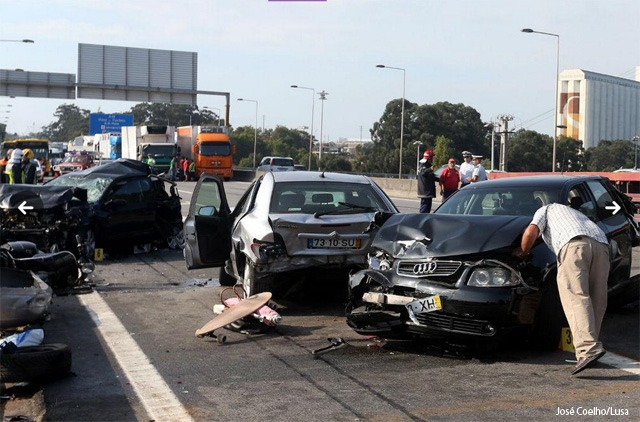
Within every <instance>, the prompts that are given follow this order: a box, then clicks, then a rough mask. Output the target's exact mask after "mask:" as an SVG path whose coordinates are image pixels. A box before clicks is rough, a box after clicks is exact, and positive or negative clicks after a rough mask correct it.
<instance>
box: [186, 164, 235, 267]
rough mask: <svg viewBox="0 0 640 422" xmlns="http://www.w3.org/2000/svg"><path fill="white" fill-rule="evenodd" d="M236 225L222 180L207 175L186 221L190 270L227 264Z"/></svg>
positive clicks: (190, 206)
mask: <svg viewBox="0 0 640 422" xmlns="http://www.w3.org/2000/svg"><path fill="white" fill-rule="evenodd" d="M232 223H233V217H232V216H231V210H230V208H229V203H228V202H227V196H226V194H225V192H224V182H223V180H222V178H221V177H219V176H216V175H212V174H203V175H202V176H201V177H200V179H199V180H198V183H197V184H196V187H195V189H194V191H193V196H192V197H191V204H190V205H189V214H188V215H187V218H186V219H185V221H184V236H185V245H184V258H185V262H186V265H187V268H188V269H190V270H191V269H195V268H207V267H221V266H223V265H224V262H225V261H226V260H227V259H229V252H230V251H231V224H232Z"/></svg>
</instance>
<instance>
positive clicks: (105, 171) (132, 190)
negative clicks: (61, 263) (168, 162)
mask: <svg viewBox="0 0 640 422" xmlns="http://www.w3.org/2000/svg"><path fill="white" fill-rule="evenodd" d="M167 185H168V186H169V188H168V190H167V188H166V186H167ZM44 186H45V187H47V186H51V187H54V186H55V187H57V186H66V187H74V188H82V189H85V190H86V191H87V200H88V202H89V203H90V204H91V207H92V213H93V215H92V224H91V227H92V232H93V235H94V236H95V244H96V246H97V247H102V248H106V249H107V250H108V251H111V252H115V253H129V252H131V251H132V249H133V248H134V246H137V245H140V246H145V245H149V244H152V245H153V246H155V247H166V246H169V247H172V248H180V247H182V244H183V237H182V215H181V212H180V197H179V196H178V193H177V190H176V185H175V183H173V182H171V181H169V180H167V179H163V178H161V177H158V176H156V175H152V174H151V172H150V169H149V166H148V165H146V164H144V163H142V162H139V161H136V160H129V159H124V158H120V159H117V160H115V161H112V162H109V163H105V164H103V165H100V166H95V167H91V168H89V169H86V170H82V171H76V172H73V173H69V174H66V175H63V176H60V177H58V178H55V179H53V180H51V181H49V182H48V183H47V184H45V185H44Z"/></svg>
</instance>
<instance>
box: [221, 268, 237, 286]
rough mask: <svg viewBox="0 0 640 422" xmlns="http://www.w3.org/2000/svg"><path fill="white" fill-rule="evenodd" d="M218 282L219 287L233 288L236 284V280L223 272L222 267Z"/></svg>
mask: <svg viewBox="0 0 640 422" xmlns="http://www.w3.org/2000/svg"><path fill="white" fill-rule="evenodd" d="M218 280H219V281H220V285H221V286H233V285H235V284H236V283H237V281H236V279H235V278H234V277H233V276H230V275H229V274H227V272H226V271H225V270H224V267H221V268H220V275H219V276H218Z"/></svg>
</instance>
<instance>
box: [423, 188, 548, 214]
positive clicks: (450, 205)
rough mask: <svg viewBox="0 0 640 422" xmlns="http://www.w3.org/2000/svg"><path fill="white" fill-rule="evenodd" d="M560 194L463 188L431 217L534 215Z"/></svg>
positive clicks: (524, 189) (536, 189)
mask: <svg viewBox="0 0 640 422" xmlns="http://www.w3.org/2000/svg"><path fill="white" fill-rule="evenodd" d="M559 195H560V191H559V190H541V189H538V188H537V187H536V186H527V187H517V188H516V187H513V188H504V187H500V188H491V189H482V188H476V189H463V190H460V191H459V192H456V193H455V194H454V195H453V196H451V197H449V199H447V200H446V201H445V202H443V203H442V205H441V206H440V207H438V209H436V210H435V212H434V214H470V215H524V216H533V214H534V213H535V212H536V210H537V209H538V208H540V207H541V206H543V205H547V204H550V203H553V202H558V198H559Z"/></svg>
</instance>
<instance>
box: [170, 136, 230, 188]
mask: <svg viewBox="0 0 640 422" xmlns="http://www.w3.org/2000/svg"><path fill="white" fill-rule="evenodd" d="M177 144H178V146H179V147H180V150H181V151H182V155H184V156H186V157H188V158H189V160H194V161H195V163H196V176H197V177H200V175H201V174H202V173H209V174H217V175H219V176H222V177H223V178H224V180H231V178H232V177H233V154H235V152H236V148H235V146H234V145H231V141H230V140H229V135H228V134H227V130H226V128H224V127H222V126H217V127H209V126H180V127H179V128H178V130H177Z"/></svg>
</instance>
